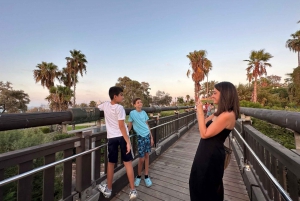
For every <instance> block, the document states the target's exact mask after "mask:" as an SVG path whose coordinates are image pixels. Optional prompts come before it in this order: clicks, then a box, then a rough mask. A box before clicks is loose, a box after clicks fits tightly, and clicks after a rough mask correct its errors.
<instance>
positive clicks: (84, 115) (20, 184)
mask: <svg viewBox="0 0 300 201" xmlns="http://www.w3.org/2000/svg"><path fill="white" fill-rule="evenodd" d="M190 108H191V107H163V108H160V107H151V108H143V109H144V110H145V111H146V112H147V113H152V114H154V117H153V118H152V119H151V120H150V121H149V125H150V127H151V129H152V133H153V135H154V139H155V145H156V146H158V144H159V143H160V142H162V141H163V140H164V139H166V138H168V137H169V136H171V135H172V134H174V133H177V132H179V130H180V129H183V128H188V127H189V125H190V124H192V123H194V122H195V119H196V114H195V112H194V111H193V110H190ZM180 109H185V110H186V112H184V113H181V114H178V113H177V114H174V115H172V116H167V117H161V118H159V117H158V115H155V114H158V113H159V112H161V111H169V110H175V111H178V110H180ZM131 110H132V109H126V113H127V114H129V112H130V111H131ZM101 118H103V112H102V113H101V112H100V111H99V110H98V109H97V108H84V109H74V110H70V111H67V112H59V113H55V112H53V113H34V114H13V115H2V116H1V117H0V130H12V129H17V128H18V129H19V128H28V127H31V126H45V125H49V124H53V123H55V124H63V125H65V124H73V123H79V122H80V123H82V122H87V121H91V120H100V119H101ZM12 122H13V123H12ZM74 133H75V134H76V136H75V137H70V138H67V139H63V140H59V141H54V142H50V143H47V144H42V145H38V146H33V147H29V148H25V149H21V150H16V151H11V152H7V153H3V154H0V200H4V197H6V198H7V199H10V198H9V196H11V200H18V201H21V200H22V201H31V200H39V199H42V200H43V201H50V200H51V201H53V200H58V199H60V200H63V201H75V200H77V201H79V200H80V201H83V200H90V199H91V198H92V197H93V196H94V195H95V194H96V193H95V190H94V188H95V186H96V185H97V184H99V183H101V182H102V181H104V180H105V179H106V171H107V157H106V156H107V148H106V143H107V139H106V130H105V129H104V127H101V128H100V127H92V128H89V129H83V130H78V131H76V130H75V131H74ZM131 143H132V147H133V152H134V153H135V155H136V154H137V139H136V136H135V135H133V136H132V137H131ZM37 161H40V162H42V164H41V163H37ZM37 164H41V165H39V166H38V165H37ZM122 168H123V164H122V161H121V159H119V161H118V163H117V164H116V166H115V172H118V171H119V170H120V169H122ZM16 170H17V171H16ZM12 171H16V172H17V174H16V175H14V176H13V177H11V175H10V173H11V172H12ZM7 175H10V177H8V176H7ZM38 175H39V176H40V177H38ZM58 179H61V180H62V181H63V182H60V184H61V185H62V186H61V187H57V180H58ZM38 180H42V181H38ZM35 182H39V183H40V184H41V192H40V195H37V194H33V192H34V191H33V190H34V189H33V186H34V183H35ZM58 183H59V182H58ZM12 186H15V189H16V192H9V191H7V190H8V188H11V187H12ZM58 189H61V191H62V192H60V193H61V197H59V198H58V197H57V196H56V194H59V192H57V190H58ZM4 193H5V194H4ZM8 194H9V195H8Z"/></svg>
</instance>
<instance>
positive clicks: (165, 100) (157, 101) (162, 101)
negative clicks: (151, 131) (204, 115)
mask: <svg viewBox="0 0 300 201" xmlns="http://www.w3.org/2000/svg"><path fill="white" fill-rule="evenodd" d="M181 98H182V97H181ZM182 99H183V98H182ZM171 102H172V96H170V94H168V93H166V92H164V91H160V90H158V91H157V92H156V95H155V96H153V104H154V105H160V106H169V105H170V103H171Z"/></svg>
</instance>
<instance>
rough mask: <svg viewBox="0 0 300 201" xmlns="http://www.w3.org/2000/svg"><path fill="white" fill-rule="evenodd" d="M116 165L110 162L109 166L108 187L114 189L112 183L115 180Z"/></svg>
mask: <svg viewBox="0 0 300 201" xmlns="http://www.w3.org/2000/svg"><path fill="white" fill-rule="evenodd" d="M114 168H115V163H110V162H108V164H107V187H108V188H109V189H112V181H113V178H114Z"/></svg>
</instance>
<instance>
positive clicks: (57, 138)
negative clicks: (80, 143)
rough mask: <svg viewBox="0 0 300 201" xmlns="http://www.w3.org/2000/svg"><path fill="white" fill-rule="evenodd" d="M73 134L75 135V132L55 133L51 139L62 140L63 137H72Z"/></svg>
mask: <svg viewBox="0 0 300 201" xmlns="http://www.w3.org/2000/svg"><path fill="white" fill-rule="evenodd" d="M74 136H75V134H67V133H62V134H56V135H54V136H53V141H57V140H63V139H66V138H70V137H74Z"/></svg>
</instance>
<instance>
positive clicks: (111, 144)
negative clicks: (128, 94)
mask: <svg viewBox="0 0 300 201" xmlns="http://www.w3.org/2000/svg"><path fill="white" fill-rule="evenodd" d="M109 97H110V99H111V101H110V102H108V101H107V102H104V103H102V104H100V105H99V106H98V108H99V109H100V110H103V111H104V118H105V125H106V130H107V139H108V143H107V153H108V165H107V184H99V186H98V189H99V190H100V191H101V192H102V193H103V195H104V197H106V198H109V197H110V196H111V191H112V181H113V176H114V166H115V163H117V162H118V147H119V146H120V149H121V157H122V160H123V162H124V166H125V168H126V172H127V177H128V180H129V185H130V189H131V191H130V193H129V199H130V200H135V199H136V198H137V191H136V189H135V187H134V172H133V168H132V160H133V158H134V156H133V153H132V152H131V143H130V139H129V133H128V129H127V126H126V124H125V118H126V113H125V110H124V107H123V106H122V105H119V103H121V102H122V101H123V99H124V96H123V89H122V88H120V87H111V88H110V89H109Z"/></svg>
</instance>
